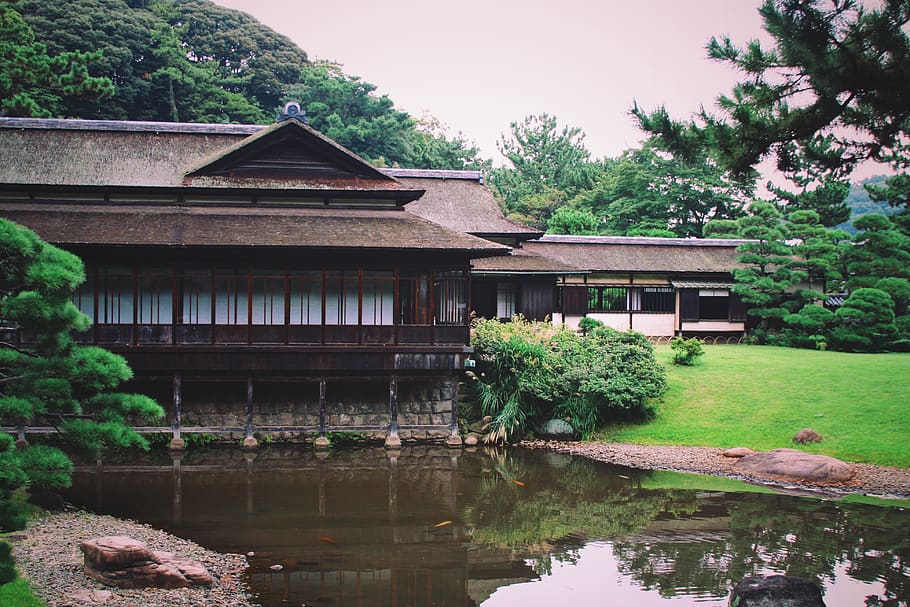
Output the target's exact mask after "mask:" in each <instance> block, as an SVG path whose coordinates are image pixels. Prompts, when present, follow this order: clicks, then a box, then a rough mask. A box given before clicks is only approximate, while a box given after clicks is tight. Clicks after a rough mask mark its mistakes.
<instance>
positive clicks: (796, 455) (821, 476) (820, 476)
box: [733, 449, 856, 484]
mask: <svg viewBox="0 0 910 607" xmlns="http://www.w3.org/2000/svg"><path fill="white" fill-rule="evenodd" d="M733 471H734V472H736V473H738V474H747V475H750V476H757V477H760V478H769V479H773V480H779V481H788V482H795V483H799V482H811V483H823V484H824V483H827V484H835V483H844V482H847V481H849V480H851V479H852V478H853V477H854V476H855V475H856V471H855V470H854V469H853V466H851V465H850V464H848V463H846V462H842V461H841V460H839V459H835V458H833V457H828V456H827V455H813V454H811V453H803V452H802V451H798V450H796V449H774V450H773V451H765V452H762V453H755V454H753V455H747V456H746V457H744V458H742V459H740V460H739V461H738V462H736V463H735V464H733Z"/></svg>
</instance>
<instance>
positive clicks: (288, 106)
mask: <svg viewBox="0 0 910 607" xmlns="http://www.w3.org/2000/svg"><path fill="white" fill-rule="evenodd" d="M288 118H296V119H297V120H299V121H301V122H302V123H304V124H309V121H308V120H307V117H306V112H305V111H304V110H302V109H301V108H300V104H299V103H297V102H296V101H288V102H287V103H285V104H284V109H283V110H281V113H280V114H278V120H276V121H275V122H282V121H283V120H287V119H288Z"/></svg>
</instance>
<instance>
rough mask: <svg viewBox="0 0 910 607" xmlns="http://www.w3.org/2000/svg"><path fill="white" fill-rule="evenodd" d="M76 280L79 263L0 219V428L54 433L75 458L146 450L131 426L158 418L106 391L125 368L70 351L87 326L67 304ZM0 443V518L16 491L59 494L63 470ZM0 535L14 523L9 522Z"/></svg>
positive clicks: (61, 460)
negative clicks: (108, 450) (79, 453)
mask: <svg viewBox="0 0 910 607" xmlns="http://www.w3.org/2000/svg"><path fill="white" fill-rule="evenodd" d="M84 280H85V271H84V269H83V265H82V261H81V260H80V259H79V258H78V257H76V256H75V255H73V254H71V253H68V252H66V251H63V250H62V249H59V248H57V247H54V246H51V245H49V244H47V243H45V242H43V241H42V240H41V239H40V238H38V236H36V235H35V234H34V233H33V232H31V231H30V230H28V229H26V228H23V227H21V226H19V225H17V224H15V223H12V222H10V221H8V220H5V219H0V319H2V321H0V324H2V327H3V328H2V336H3V339H2V341H0V419H2V420H4V423H7V424H13V425H17V424H25V425H44V426H48V425H49V426H55V427H57V428H58V429H59V430H60V431H61V433H62V434H63V436H64V439H65V440H66V441H67V442H68V443H69V444H70V445H72V446H74V447H77V448H81V449H90V450H98V449H101V448H104V447H140V448H148V443H147V442H146V440H145V439H144V438H143V437H142V436H140V435H139V434H137V433H136V432H135V431H134V430H133V429H132V428H131V427H130V426H129V425H128V420H130V419H133V418H135V419H158V418H161V417H163V415H164V411H163V409H162V408H161V407H160V406H159V405H158V404H156V403H155V402H154V401H153V400H151V399H150V398H148V397H146V396H142V395H138V394H124V393H119V392H115V391H114V390H115V389H116V388H117V386H119V385H120V384H121V383H123V382H125V381H127V380H129V379H130V378H131V377H132V371H131V370H130V368H129V366H128V365H127V363H126V361H125V360H124V359H123V358H122V357H120V356H118V355H115V354H112V353H111V352H108V351H107V350H104V349H103V348H98V347H94V346H82V345H78V344H76V343H75V341H74V339H73V337H72V335H71V334H72V333H77V332H80V331H84V330H86V329H87V328H88V327H89V320H88V318H87V317H86V316H85V315H84V314H82V313H81V312H79V310H78V309H77V308H76V306H75V305H74V304H73V302H72V300H71V297H72V293H73V291H74V289H75V288H76V287H78V286H79V285H80V284H81V283H82V282H83V281H84ZM11 442H12V441H11V440H10V439H9V437H8V436H0V470H2V472H0V511H3V509H4V506H5V507H7V508H8V505H9V501H8V498H9V496H10V493H11V492H12V491H13V490H15V489H16V488H18V487H20V486H22V485H23V484H29V485H31V486H35V487H44V488H60V487H65V486H67V485H68V484H69V480H70V471H71V463H70V461H69V459H68V458H67V457H66V456H65V455H64V454H63V452H62V451H60V450H58V449H56V448H51V447H47V446H42V445H34V446H29V447H28V448H26V449H22V450H16V451H14V450H13V449H12V444H11ZM2 519H3V516H2V515H0V526H4V525H9V524H16V523H18V522H21V521H20V520H18V519H16V516H15V513H12V514H9V513H8V516H7V517H6V520H2Z"/></svg>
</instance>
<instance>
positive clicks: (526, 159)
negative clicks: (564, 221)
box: [489, 114, 593, 228]
mask: <svg viewBox="0 0 910 607" xmlns="http://www.w3.org/2000/svg"><path fill="white" fill-rule="evenodd" d="M509 128H510V133H509V134H508V135H503V136H502V137H501V138H500V141H499V143H498V147H499V151H500V152H501V153H502V155H503V156H505V158H506V160H507V161H508V162H509V164H510V165H511V166H506V167H502V168H497V169H493V170H492V171H491V172H490V176H489V180H490V183H492V184H493V186H494V187H495V188H496V190H497V192H499V194H500V196H501V197H502V200H503V204H504V206H505V208H506V211H507V213H509V214H511V215H513V217H515V218H518V219H523V220H524V221H525V222H527V223H529V224H531V225H534V226H535V227H541V228H542V227H544V226H545V225H546V222H547V219H549V217H550V214H552V212H553V210H555V208H556V206H558V205H556V204H554V205H541V204H533V205H529V204H527V202H528V199H532V198H533V197H539V196H545V197H547V198H553V197H555V198H563V199H565V200H568V199H570V198H572V197H574V196H575V195H576V194H578V193H579V192H580V191H582V190H585V189H588V188H590V187H591V186H592V185H593V182H592V171H591V169H592V165H591V162H590V160H591V153H590V152H589V151H588V149H587V148H586V147H585V144H584V139H585V135H584V133H583V132H582V130H581V129H580V128H577V127H568V126H566V127H563V128H562V129H560V128H559V124H558V121H557V119H556V117H555V116H551V115H549V114H539V115H532V116H527V117H526V118H525V119H524V120H522V121H521V122H513V123H511V124H510V125H509ZM528 211H531V212H528Z"/></svg>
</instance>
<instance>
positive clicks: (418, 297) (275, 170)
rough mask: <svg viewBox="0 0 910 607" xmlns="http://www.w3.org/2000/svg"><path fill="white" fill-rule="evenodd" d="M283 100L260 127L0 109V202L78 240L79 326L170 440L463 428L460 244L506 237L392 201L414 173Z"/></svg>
mask: <svg viewBox="0 0 910 607" xmlns="http://www.w3.org/2000/svg"><path fill="white" fill-rule="evenodd" d="M290 109H291V111H290V115H286V116H284V119H283V120H280V121H279V122H277V123H276V124H274V125H272V126H269V127H261V126H242V125H214V124H179V123H141V122H117V121H86V120H39V119H19V118H0V216H3V217H6V218H8V219H10V220H13V221H15V222H17V223H20V224H22V225H25V226H27V227H29V228H31V229H32V230H34V231H35V232H37V233H38V235H39V236H41V237H42V238H43V239H45V240H47V241H48V242H51V243H53V244H55V245H58V246H60V247H63V248H65V249H67V250H70V251H72V252H74V253H76V254H78V255H79V256H80V257H82V259H83V260H84V261H85V263H86V268H87V275H88V280H87V281H86V283H85V284H84V285H83V287H82V289H81V290H80V292H79V293H78V294H77V296H76V303H77V304H78V306H79V308H80V309H81V310H82V311H83V312H84V313H85V314H87V315H88V316H89V317H90V318H91V319H92V321H93V323H94V324H93V327H92V329H91V330H90V331H89V332H87V333H86V334H85V335H81V336H80V339H81V341H83V342H86V343H95V344H99V345H103V346H104V347H106V348H109V349H110V350H112V351H115V352H118V353H120V354H122V355H124V356H125V357H126V358H127V360H128V361H129V362H130V364H131V365H132V367H133V369H134V371H135V373H136V379H135V381H134V384H135V385H134V388H135V389H137V390H141V391H144V392H146V393H148V394H151V395H153V396H156V397H157V399H158V400H159V402H160V403H161V404H162V405H163V406H165V407H166V408H167V409H168V415H169V420H168V423H169V424H170V426H171V428H172V431H173V434H174V439H175V444H178V445H179V443H180V439H181V435H182V434H183V433H186V432H222V433H233V434H236V435H238V436H243V437H246V439H247V442H248V443H251V442H254V441H253V436H254V435H255V434H256V433H257V432H268V433H282V432H285V433H294V434H309V435H319V436H324V435H325V434H326V433H327V432H331V431H336V430H344V431H353V432H363V433H366V434H368V435H370V436H374V437H382V438H384V439H386V440H387V442H388V443H389V444H393V445H394V444H397V443H398V442H399V440H400V439H401V438H404V439H408V438H431V439H432V438H448V439H450V440H452V441H453V442H458V435H457V409H456V400H457V394H456V392H457V386H458V374H459V372H460V370H461V369H463V368H464V364H465V360H466V358H467V357H468V354H469V348H468V343H469V326H468V322H469V315H468V302H469V301H470V297H471V293H470V288H471V287H470V280H469V273H470V262H471V260H472V259H474V258H477V257H487V256H495V255H502V254H506V253H508V251H509V247H508V246H505V245H503V244H500V243H498V242H494V241H492V240H487V239H482V238H478V237H477V236H473V235H471V234H467V233H464V232H460V231H455V230H451V229H448V228H445V227H442V226H441V225H439V224H437V223H433V222H431V221H428V220H426V219H423V218H421V217H418V216H417V215H415V214H413V213H409V212H407V211H405V210H404V206H405V205H406V204H407V203H409V202H412V201H415V200H418V199H420V197H421V196H422V195H423V194H424V189H423V188H421V187H420V184H415V183H406V182H404V181H401V180H399V179H396V178H395V177H393V176H391V175H389V174H387V173H383V172H381V171H379V170H377V169H376V168H374V167H373V166H372V165H370V164H369V163H367V162H365V161H363V160H362V159H361V158H359V157H357V156H356V155H354V154H353V153H351V152H349V151H348V150H346V149H344V148H342V147H340V146H339V145H337V144H336V143H334V142H333V141H331V140H329V139H327V138H326V137H324V136H323V135H321V134H320V133H318V132H317V131H315V130H313V129H312V128H310V127H309V126H308V125H307V124H306V123H305V121H304V120H302V119H301V118H299V117H298V116H297V115H295V112H294V110H295V109H296V108H294V107H293V106H292V107H291V108H290ZM18 338H19V339H27V336H18Z"/></svg>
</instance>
